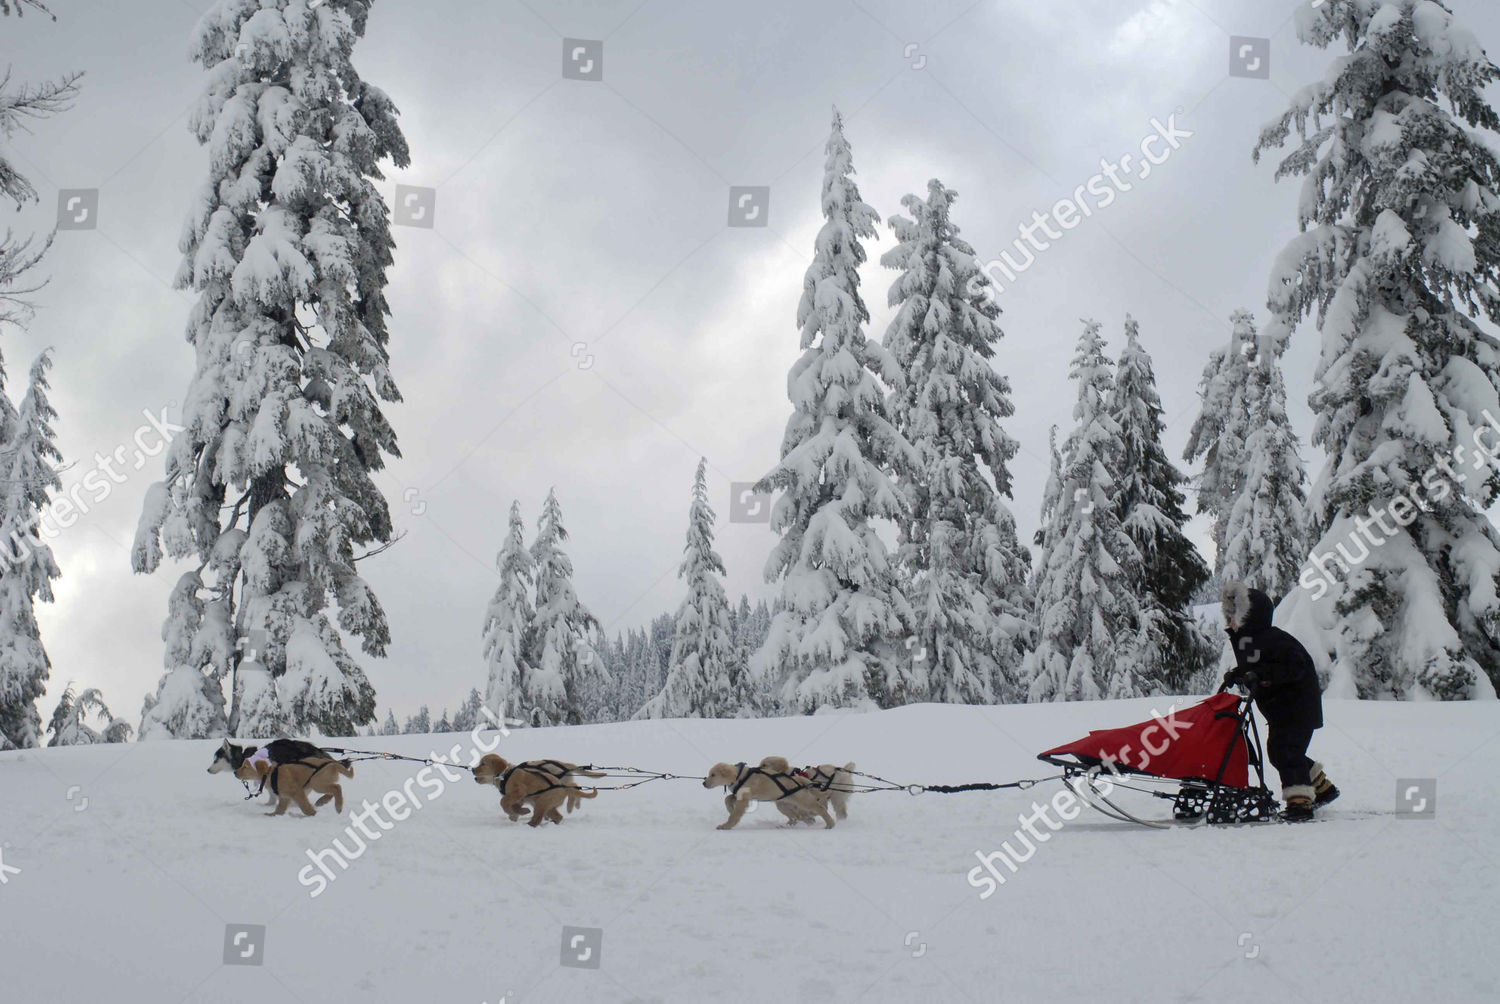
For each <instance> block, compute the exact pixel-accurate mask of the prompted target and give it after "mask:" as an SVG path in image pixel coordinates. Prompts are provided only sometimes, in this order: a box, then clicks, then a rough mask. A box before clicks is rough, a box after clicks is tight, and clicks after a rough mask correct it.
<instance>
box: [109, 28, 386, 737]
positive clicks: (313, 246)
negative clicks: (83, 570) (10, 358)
mask: <svg viewBox="0 0 1500 1004" xmlns="http://www.w3.org/2000/svg"><path fill="white" fill-rule="evenodd" d="M369 8H370V3H369V2H368V0H326V2H324V3H322V4H319V5H317V6H315V7H313V8H311V9H309V6H308V5H307V4H306V3H305V2H304V0H261V2H258V3H250V2H242V0H222V2H220V3H218V4H217V5H216V6H215V7H213V8H212V9H211V10H210V11H209V12H208V13H207V14H206V15H204V17H203V18H202V20H200V21H199V23H198V26H197V28H196V29H195V30H194V33H193V43H192V46H193V58H194V59H195V60H197V61H198V62H200V63H202V64H203V66H204V68H205V69H206V70H207V71H208V86H207V90H206V93H205V95H204V97H203V100H202V101H201V103H200V104H199V105H198V107H197V108H196V109H195V110H194V112H193V113H192V118H191V123H192V128H193V131H194V133H195V134H196V136H197V137H198V140H199V141H200V142H201V143H205V144H207V145H208V147H209V177H208V179H207V182H206V184H205V185H204V187H203V188H202V190H201V192H200V194H199V196H198V198H197V200H196V202H195V203H194V206H193V209H192V211H191V212H190V213H189V216H188V220H187V223H186V226H185V229H184V233H183V236H182V241H181V249H182V252H183V259H182V265H181V268H180V269H179V271H178V275H177V283H178V285H179V286H181V287H185V288H191V289H193V290H196V291H197V293H198V300H197V304H196V305H195V307H194V309H193V312H192V315H191V317H190V320H189V322H188V341H190V342H191V343H192V345H193V347H194V351H195V356H196V370H195V372H194V374H193V378H192V381H191V382H190V384H189V386H188V390H187V394H186V397H185V402H186V403H185V405H184V408H183V419H182V423H183V425H184V426H185V429H184V431H183V432H182V433H180V434H179V435H178V436H177V438H176V439H175V440H174V441H173V443H172V446H171V448H170V450H169V452H168V455H167V471H166V480H165V481H163V482H161V483H159V484H157V485H155V486H153V487H152V488H151V490H150V491H149V492H148V494H147V498H146V503H145V506H144V511H143V513H142V516H141V524H140V528H139V530H138V532H137V535H136V542H135V547H134V550H133V553H132V564H133V566H134V568H135V570H136V571H138V572H152V571H154V570H155V569H156V568H157V566H158V565H159V564H160V562H161V558H162V550H163V546H165V549H166V553H167V554H168V555H170V556H172V557H174V558H181V557H186V556H188V555H196V557H197V560H198V561H199V562H200V563H201V570H203V571H206V572H207V573H208V574H207V576H206V578H205V579H204V581H203V583H202V589H203V592H204V594H205V597H206V599H205V603H206V604H220V605H223V608H222V609H221V610H220V611H219V615H218V616H216V617H215V619H214V621H213V625H212V626H213V627H214V628H215V629H216V630H220V631H222V633H223V635H222V638H220V639H217V640H215V641H214V643H213V644H211V645H204V646H202V647H201V648H200V647H196V646H195V647H194V649H193V650H192V652H191V653H188V652H184V653H183V654H184V655H185V656H186V655H188V654H191V655H192V656H193V661H190V662H188V663H186V664H185V665H186V667H187V668H188V669H189V670H191V671H194V672H199V673H204V674H206V676H207V677H209V678H211V683H212V684H213V685H215V686H217V685H218V682H219V681H221V680H223V679H224V678H226V677H231V678H233V677H235V676H236V675H237V674H236V669H237V667H238V666H239V664H240V660H241V659H242V658H243V650H244V648H245V644H244V641H245V639H246V638H247V637H249V636H250V635H251V634H252V633H256V634H258V635H263V636H264V649H263V650H262V651H260V652H259V653H258V654H257V659H258V662H259V664H260V665H262V666H264V667H265V671H266V673H268V674H269V677H270V678H271V679H272V680H273V681H274V687H275V694H276V698H277V701H276V703H278V704H279V706H280V708H281V710H282V712H283V714H284V716H285V719H286V724H287V725H288V726H289V727H290V728H293V729H296V730H298V731H304V730H307V729H310V728H313V727H316V728H317V729H318V730H320V731H321V732H322V733H324V734H325V735H349V734H351V733H352V732H353V731H354V730H355V727H356V726H358V725H361V724H364V723H367V722H369V721H370V720H371V718H372V716H373V714H374V707H375V703H374V690H373V689H372V688H371V686H370V684H369V681H368V680H367V679H366V678H365V674H364V671H363V670H362V669H361V668H360V667H359V665H358V664H357V663H356V662H355V661H354V659H353V658H352V657H351V656H350V655H349V653H348V652H347V651H346V650H345V647H344V640H343V639H344V636H345V635H354V636H357V637H358V638H359V639H360V641H361V647H362V649H363V651H364V652H365V653H366V654H367V655H371V656H380V655H383V654H384V652H385V647H386V644H387V643H388V641H389V640H390V632H389V628H388V626H387V623H386V617H385V612H384V611H383V610H382V609H381V607H380V604H379V602H378V601H377V600H376V598H375V596H374V594H373V593H372V592H371V591H370V589H369V587H368V586H367V585H366V583H365V581H364V580H363V579H362V578H361V577H360V575H359V573H358V572H357V570H356V567H355V562H356V561H357V560H358V556H357V555H356V553H355V552H356V549H357V548H360V547H370V546H379V545H382V544H385V543H388V542H389V541H390V539H391V518H390V512H389V509H388V507H387V505H386V501H385V499H384V497H382V495H381V494H380V491H379V489H377V488H376V487H375V484H374V481H373V480H372V477H371V475H372V473H373V472H374V471H376V470H379V469H381V468H382V467H383V466H384V463H385V457H386V456H387V455H389V456H396V455H398V452H397V449H396V437H395V434H394V432H392V430H391V428H390V426H389V424H388V423H387V422H386V419H385V416H384V415H383V414H382V413H381V402H382V401H396V400H399V399H400V394H399V392H398V391H397V389H396V385H395V383H394V382H393V381H392V379H391V376H390V373H389V371H388V368H387V362H388V354H387V350H386V344H387V341H388V337H389V336H388V333H387V330H386V315H387V313H388V309H387V306H386V300H385V294H384V286H385V282H386V278H385V272H386V269H387V268H388V267H389V266H390V264H391V249H392V247H393V246H394V244H393V242H392V240H391V237H390V232H389V227H388V215H389V214H388V210H387V208H386V205H385V202H384V201H383V200H382V198H381V196H380V194H379V192H377V191H376V189H375V186H374V182H375V181H376V180H379V179H380V178H381V177H382V175H381V173H380V166H379V165H380V162H381V161H382V160H384V159H386V158H389V159H390V160H391V161H392V162H393V163H395V164H396V166H398V167H404V166H405V165H406V163H407V161H408V156H407V149H406V141H405V140H404V139H403V138H402V136H401V131H400V129H399V127H398V126H397V124H396V109H395V107H394V106H393V105H392V103H391V101H390V99H389V98H387V97H386V95H385V94H384V93H382V92H381V91H380V90H379V89H377V88H375V87H373V86H371V85H369V84H367V83H365V82H364V81H363V80H361V79H360V78H359V75H358V74H357V73H356V72H355V70H354V67H353V65H352V64H351V63H350V54H351V51H352V49H353V47H354V44H355V43H356V42H357V41H358V40H359V38H360V37H361V36H362V35H363V34H364V29H365V20H366V17H367V16H368V13H369ZM335 608H336V611H337V612H336V619H337V627H335V621H334V617H335V613H334V609H335ZM207 626H208V625H207V624H205V625H204V627H205V628H206V627H207ZM200 656H203V657H208V656H211V658H203V660H202V661H198V659H199V657H200ZM195 689H198V688H190V687H186V686H183V687H181V688H177V689H176V690H174V691H173V693H181V694H185V693H189V692H191V691H193V690H195ZM262 689H264V688H262ZM231 692H232V695H233V700H232V704H231V713H230V722H229V724H230V726H231V727H232V728H233V729H234V730H235V732H236V733H237V734H241V735H244V734H254V733H257V732H260V731H262V730H263V728H264V726H265V725H266V724H267V723H266V721H265V719H264V717H261V718H256V717H254V716H248V715H247V714H246V712H245V708H244V705H245V703H246V701H247V699H248V697H249V696H251V695H247V694H246V693H245V688H244V687H243V686H242V681H239V680H237V679H232V681H231ZM166 696H168V695H166V694H165V693H163V694H161V695H159V696H158V699H157V701H156V708H157V712H158V721H166V720H171V719H173V718H174V717H175V712H174V711H172V710H171V709H163V708H162V704H163V699H164V698H165V697H166ZM262 696H264V695H262ZM267 703H268V702H266V701H262V706H263V707H264V706H265V705H266V704H267ZM145 731H146V729H145V727H144V726H143V728H142V732H143V733H144V732H145Z"/></svg>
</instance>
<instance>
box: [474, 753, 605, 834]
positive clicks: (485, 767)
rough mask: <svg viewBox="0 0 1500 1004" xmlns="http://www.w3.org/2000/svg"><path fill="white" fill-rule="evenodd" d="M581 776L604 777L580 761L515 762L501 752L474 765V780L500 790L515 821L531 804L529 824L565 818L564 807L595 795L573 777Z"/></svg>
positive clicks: (504, 807)
mask: <svg viewBox="0 0 1500 1004" xmlns="http://www.w3.org/2000/svg"><path fill="white" fill-rule="evenodd" d="M575 774H576V775H578V776H580V777H604V774H602V773H600V772H598V771H591V770H581V769H580V768H579V766H578V765H577V764H572V763H564V762H562V761H561V760H527V761H525V762H523V763H517V764H512V763H511V762H510V761H509V760H506V759H505V758H504V757H502V756H500V755H499V754H498V753H489V754H486V755H485V756H482V757H480V758H479V763H478V764H477V765H476V766H475V767H474V780H475V782H477V783H478V784H490V785H494V786H495V787H496V788H498V789H500V808H501V809H502V810H503V811H504V812H505V814H506V815H507V816H509V817H510V820H511V822H515V821H516V820H518V819H520V818H521V816H522V815H523V814H524V813H525V811H526V806H527V804H528V803H530V805H531V819H529V820H528V821H527V825H528V826H541V825H542V821H543V820H547V819H550V820H551V821H552V822H554V823H561V822H562V821H563V817H562V813H561V812H558V811H557V810H558V808H559V807H560V806H563V805H566V806H567V810H568V811H569V812H572V811H573V810H574V809H575V808H577V807H578V805H579V803H580V802H581V801H582V800H583V799H585V798H595V797H597V796H598V794H599V792H598V790H597V789H591V790H589V791H584V790H583V789H582V788H580V787H579V786H578V782H576V781H574V780H573V776H574V775H575Z"/></svg>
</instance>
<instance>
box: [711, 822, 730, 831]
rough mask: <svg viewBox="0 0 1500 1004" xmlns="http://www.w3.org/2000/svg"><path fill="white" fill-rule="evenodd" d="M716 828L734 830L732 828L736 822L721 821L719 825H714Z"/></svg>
mask: <svg viewBox="0 0 1500 1004" xmlns="http://www.w3.org/2000/svg"><path fill="white" fill-rule="evenodd" d="M714 829H716V830H732V829H734V824H733V823H720V824H719V825H718V826H716V827H714Z"/></svg>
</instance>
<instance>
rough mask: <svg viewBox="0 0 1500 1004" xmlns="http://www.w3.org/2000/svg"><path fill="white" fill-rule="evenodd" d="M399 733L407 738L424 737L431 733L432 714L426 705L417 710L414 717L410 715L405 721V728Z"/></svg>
mask: <svg viewBox="0 0 1500 1004" xmlns="http://www.w3.org/2000/svg"><path fill="white" fill-rule="evenodd" d="M401 731H403V732H405V733H406V734H407V735H409V736H411V735H426V734H427V733H429V732H431V731H432V712H431V711H429V710H428V709H427V705H425V704H424V705H422V707H421V710H419V711H418V712H417V713H416V714H415V715H412V716H411V717H410V718H408V719H407V720H406V727H405V728H404V729H402V730H401Z"/></svg>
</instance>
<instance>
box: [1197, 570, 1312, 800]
mask: <svg viewBox="0 0 1500 1004" xmlns="http://www.w3.org/2000/svg"><path fill="white" fill-rule="evenodd" d="M1222 601H1223V608H1224V623H1225V629H1224V633H1225V634H1227V635H1229V643H1230V646H1231V647H1232V648H1233V649H1234V661H1235V667H1234V668H1233V669H1231V670H1229V671H1228V672H1227V673H1225V674H1224V686H1226V687H1236V686H1237V687H1242V688H1244V689H1245V691H1246V692H1247V693H1249V695H1250V697H1251V698H1252V699H1253V700H1254V701H1255V706H1256V707H1257V708H1259V709H1260V713H1261V714H1262V715H1263V716H1265V719H1266V759H1267V760H1269V761H1270V762H1271V766H1273V767H1275V768H1276V770H1277V773H1279V774H1280V775H1281V797H1282V800H1283V801H1285V802H1286V808H1285V809H1284V810H1283V811H1282V813H1281V818H1282V819H1285V820H1286V821H1287V822H1291V823H1300V822H1305V821H1306V820H1309V819H1312V818H1313V812H1314V810H1316V809H1318V808H1321V807H1322V806H1325V805H1327V804H1328V803H1329V802H1332V801H1333V800H1334V799H1335V798H1338V797H1339V790H1338V789H1337V788H1335V787H1334V786H1333V782H1332V781H1329V780H1328V777H1327V775H1326V774H1324V773H1323V765H1322V764H1320V763H1315V762H1314V761H1313V760H1312V759H1311V758H1309V757H1308V755H1307V747H1308V745H1309V744H1311V742H1312V735H1313V732H1314V731H1315V730H1317V729H1320V728H1322V727H1323V694H1322V692H1321V690H1320V689H1319V688H1318V673H1317V669H1316V667H1315V666H1314V665H1313V660H1312V656H1311V655H1309V654H1308V652H1307V649H1306V648H1304V647H1303V646H1302V643H1301V642H1299V641H1298V640H1297V639H1296V638H1294V637H1292V636H1291V635H1290V634H1288V633H1287V632H1285V631H1283V630H1281V628H1278V627H1272V626H1271V611H1272V603H1271V598H1270V597H1269V596H1267V595H1266V594H1265V593H1263V592H1261V591H1260V590H1259V589H1251V588H1249V587H1247V586H1246V585H1245V583H1243V582H1226V583H1224V591H1223V595H1222Z"/></svg>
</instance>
